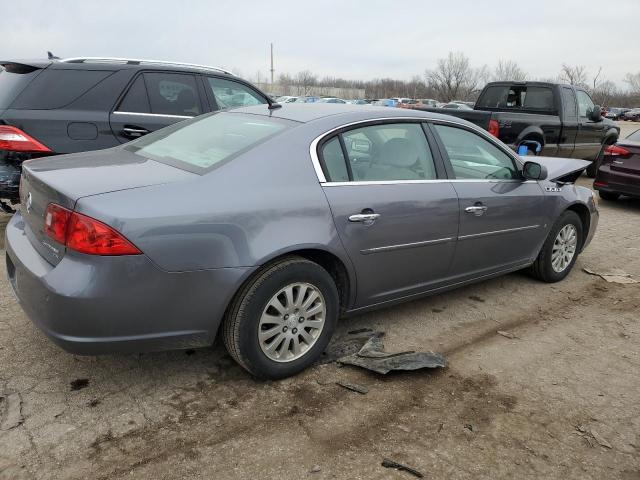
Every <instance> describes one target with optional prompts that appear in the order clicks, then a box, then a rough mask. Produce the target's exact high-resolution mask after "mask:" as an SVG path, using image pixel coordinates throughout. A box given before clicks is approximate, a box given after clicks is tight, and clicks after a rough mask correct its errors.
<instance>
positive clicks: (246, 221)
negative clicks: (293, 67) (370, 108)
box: [76, 126, 349, 272]
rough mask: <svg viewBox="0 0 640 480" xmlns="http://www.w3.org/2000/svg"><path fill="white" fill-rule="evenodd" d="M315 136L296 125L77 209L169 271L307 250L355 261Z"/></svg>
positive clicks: (249, 262) (254, 261)
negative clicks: (315, 153) (317, 157)
mask: <svg viewBox="0 0 640 480" xmlns="http://www.w3.org/2000/svg"><path fill="white" fill-rule="evenodd" d="M298 130H303V131H301V132H297V131H298ZM310 142H311V138H310V137H309V136H308V135H306V134H305V133H304V126H300V127H294V128H293V129H291V130H289V131H287V132H285V133H283V134H281V135H279V136H277V137H275V138H273V139H271V140H269V141H267V142H265V143H263V144H261V145H260V146H259V147H258V148H256V149H254V150H252V151H250V152H248V153H246V154H244V155H242V156H239V157H236V158H235V159H233V160H232V161H230V162H228V163H226V164H223V165H221V166H219V167H218V168H216V169H215V170H213V171H211V172H209V173H206V174H204V175H202V176H194V177H192V179H189V180H186V181H181V182H176V183H171V184H165V185H156V186H150V187H144V188H137V189H132V190H127V191H121V192H112V193H106V194H101V195H95V196H91V197H85V198H81V199H80V200H79V201H78V203H77V205H76V209H77V210H78V211H80V212H82V213H85V214H87V215H90V216H93V217H96V218H98V219H100V220H102V221H105V222H106V223H108V224H110V225H112V226H114V227H115V228H116V229H118V230H119V231H121V232H122V233H123V234H124V235H125V236H126V237H127V238H128V239H129V240H131V241H132V242H133V243H134V244H135V245H136V246H137V247H138V248H140V249H141V250H142V251H143V252H144V253H145V254H146V255H148V256H149V257H150V258H151V260H152V261H153V262H154V263H156V265H158V266H159V267H160V268H162V269H164V270H166V271H172V272H177V271H191V270H202V269H213V268H229V267H254V266H257V265H261V264H264V263H265V262H267V261H268V260H269V259H271V258H274V257H276V256H278V255H281V254H283V253H286V252H288V251H292V250H296V249H303V248H320V249H323V250H326V251H329V252H331V253H333V254H335V255H337V256H338V257H339V258H341V259H342V260H343V263H345V265H347V267H348V265H349V262H348V260H347V257H346V254H345V253H344V251H343V249H342V244H341V243H340V240H339V238H338V235H337V232H336V229H335V226H334V223H333V218H332V214H331V211H330V209H329V206H328V202H327V200H326V197H325V196H324V193H323V191H322V189H321V187H320V185H319V182H318V179H317V177H316V174H315V172H314V170H313V166H312V163H311V160H310V158H309V144H310ZM348 268H349V267H348Z"/></svg>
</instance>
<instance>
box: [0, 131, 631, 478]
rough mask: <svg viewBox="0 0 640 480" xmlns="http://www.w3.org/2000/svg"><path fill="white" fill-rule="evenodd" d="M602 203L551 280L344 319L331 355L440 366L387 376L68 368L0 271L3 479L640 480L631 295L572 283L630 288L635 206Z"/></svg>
mask: <svg viewBox="0 0 640 480" xmlns="http://www.w3.org/2000/svg"><path fill="white" fill-rule="evenodd" d="M623 125H624V124H623ZM634 126H635V125H632V124H626V125H624V127H625V129H628V130H631V129H632V128H633V127H634ZM580 183H581V184H583V185H589V184H590V183H591V182H590V181H589V180H588V179H586V178H584V177H583V178H582V179H581V180H580ZM600 207H601V219H600V227H599V230H598V233H597V235H596V237H595V239H594V241H593V243H592V244H591V246H590V247H589V248H588V249H587V250H586V251H585V252H584V253H583V255H582V256H581V257H580V258H579V259H578V262H577V264H576V268H575V269H574V271H573V272H572V273H571V275H570V276H569V277H568V278H567V279H566V280H565V281H564V282H561V283H559V284H554V285H547V284H543V283H539V282H536V281H534V280H532V279H530V278H529V277H527V276H526V275H524V274H521V273H516V274H512V275H508V276H505V277H502V278H498V279H494V280H491V281H488V282H484V283H480V284H477V285H474V286H472V287H467V288H463V289H460V290H457V291H453V292H450V293H447V294H443V295H438V296H435V297H431V298H427V299H423V300H418V301H414V302H411V303H407V304H404V305H401V306H397V307H394V308H389V309H385V310H380V311H377V312H374V313H369V314H366V315H362V316H359V317H356V318H352V319H348V320H345V321H343V322H342V323H341V325H340V326H339V329H338V332H337V334H336V339H335V342H334V346H333V348H334V349H339V348H343V347H344V346H345V344H346V342H347V340H348V339H349V338H351V337H352V336H351V335H349V334H348V333H347V332H348V331H350V330H354V329H359V328H365V327H368V328H373V329H375V330H379V331H384V332H386V335H385V337H384V341H385V345H386V347H387V349H388V350H390V351H391V350H425V349H426V350H435V351H439V352H442V353H444V354H445V355H446V356H447V358H448V360H449V367H447V368H446V369H443V370H440V371H420V372H413V373H406V374H398V375H389V376H386V377H385V376H378V375H375V374H370V373H367V372H365V371H362V370H359V369H357V368H353V367H343V368H339V367H338V366H337V365H336V364H335V363H331V362H329V363H325V364H322V365H318V366H316V367H314V368H311V369H310V370H308V371H307V372H305V373H303V374H301V375H299V376H297V377H295V378H292V379H287V380H284V381H280V382H256V381H254V380H253V379H252V378H251V377H250V376H249V375H247V374H246V373H245V372H244V371H243V370H242V369H240V368H239V367H237V366H236V365H235V364H234V363H233V362H232V361H231V359H230V358H229V357H228V356H227V355H226V354H225V352H224V349H223V347H222V346H221V345H219V344H218V345H215V346H214V347H213V348H209V349H202V350H197V351H188V352H168V353H156V354H144V355H126V356H102V357H79V356H73V355H69V354H67V353H65V352H63V351H61V350H60V349H59V348H57V347H56V346H55V345H53V344H52V343H51V342H50V341H49V340H47V338H46V337H45V336H44V335H43V334H42V333H41V332H40V331H38V330H37V329H36V328H35V327H34V326H33V325H32V324H31V323H30V322H29V320H28V319H27V318H26V317H25V315H24V314H23V313H22V311H21V309H20V307H19V306H18V304H17V302H16V301H15V299H14V297H13V295H12V292H11V289H10V287H9V285H8V282H7V281H6V280H5V275H6V272H5V267H4V262H2V266H0V479H12V480H13V479H22V478H35V479H58V478H60V479H76V478H77V479H80V478H91V479H107V478H108V479H119V478H128V479H131V478H157V479H163V478H167V479H169V478H216V479H217V478H220V479H223V478H224V479H227V478H229V479H231V478H234V479H235V478H241V479H262V478H281V477H283V476H285V475H287V476H288V477H290V478H311V479H333V478H340V479H342V478H353V479H359V478H362V479H365V478H366V479H382V478H384V479H388V478H398V479H403V478H404V479H408V478H412V477H411V476H410V475H409V474H408V473H406V472H397V471H395V470H388V469H385V468H383V467H382V466H381V465H380V463H381V461H382V459H383V458H384V457H388V458H392V459H394V460H396V461H398V462H401V463H406V464H408V465H411V466H413V467H415V468H416V469H418V470H420V471H422V472H423V473H424V474H425V476H426V478H433V479H435V478H448V479H478V478H482V479H484V478H486V479H497V478H519V479H522V478H536V479H538V478H545V479H554V478H558V479H560V478H561V479H573V478H575V479H582V480H584V479H594V480H595V479H598V480H600V479H621V480H632V479H640V401H639V400H640V375H639V373H640V354H639V352H640V324H639V322H638V311H639V307H640V284H636V285H619V284H611V283H606V282H605V281H604V280H602V279H600V278H599V277H595V276H592V275H588V274H586V273H585V272H583V271H582V267H584V266H587V265H588V266H590V267H592V268H595V269H608V268H610V267H619V268H622V269H624V270H625V271H626V272H628V273H630V274H633V275H635V276H636V278H638V279H640V243H638V238H640V221H639V219H640V201H638V200H629V199H622V200H621V201H619V202H616V203H604V202H601V205H600ZM8 218H9V217H7V216H0V226H1V230H2V231H3V230H4V224H6V222H7V221H8ZM0 247H1V248H2V249H3V248H4V245H3V243H2V242H1V241H0ZM0 253H2V254H4V251H2V252H0ZM498 330H500V331H506V332H508V333H510V334H513V337H514V338H507V337H505V336H502V335H499V334H497V333H496V332H497V331H498ZM336 381H343V382H352V383H358V384H361V385H365V386H367V387H368V388H369V393H367V394H366V395H360V394H358V393H355V392H351V391H349V390H346V389H344V388H342V387H340V386H337V385H336V384H335V382H336Z"/></svg>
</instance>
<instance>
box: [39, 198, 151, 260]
mask: <svg viewBox="0 0 640 480" xmlns="http://www.w3.org/2000/svg"><path fill="white" fill-rule="evenodd" d="M44 218H45V221H44V229H45V232H46V233H47V235H49V237H51V238H52V239H54V240H55V241H56V242H58V243H60V244H62V245H65V246H66V247H67V248H70V249H71V250H75V251H76V252H80V253H86V254H88V255H139V254H141V253H142V252H141V251H140V250H138V248H137V247H136V246H135V245H133V244H132V243H131V242H129V240H127V239H126V238H125V237H124V236H123V235H122V234H121V233H119V232H117V231H115V230H114V229H113V228H111V227H110V226H109V225H105V224H104V223H102V222H99V221H98V220H96V219H95V218H91V217H87V216H86V215H82V214H81V213H78V212H74V211H71V210H67V209H66V208H64V207H61V206H60V205H56V204H55V203H50V204H49V205H48V206H47V211H46V213H45V217H44Z"/></svg>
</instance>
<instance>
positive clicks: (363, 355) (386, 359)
mask: <svg viewBox="0 0 640 480" xmlns="http://www.w3.org/2000/svg"><path fill="white" fill-rule="evenodd" d="M337 361H338V363H340V364H341V365H354V366H356V367H361V368H365V369H367V370H371V371H373V372H376V373H380V374H383V375H385V374H387V373H389V372H391V371H399V370H405V371H406V370H420V369H422V368H440V367H446V366H447V361H446V360H445V358H444V357H443V356H442V355H440V354H439V353H434V352H414V351H408V352H399V353H389V352H385V351H384V344H383V343H382V340H381V339H380V337H379V336H373V337H371V338H369V340H368V341H367V342H366V343H365V344H364V345H363V346H362V348H361V349H360V350H359V351H358V352H356V353H354V354H352V355H347V356H344V357H342V358H339V359H338V360H337Z"/></svg>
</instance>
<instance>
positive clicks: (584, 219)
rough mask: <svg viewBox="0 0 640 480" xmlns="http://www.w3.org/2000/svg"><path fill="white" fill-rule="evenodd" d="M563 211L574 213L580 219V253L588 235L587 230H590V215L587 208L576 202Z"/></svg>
mask: <svg viewBox="0 0 640 480" xmlns="http://www.w3.org/2000/svg"><path fill="white" fill-rule="evenodd" d="M565 211H570V212H575V213H576V214H577V215H578V217H579V218H580V223H582V238H581V239H580V249H579V250H578V251H579V252H582V249H583V248H584V244H585V240H586V238H587V236H588V235H589V229H590V228H591V213H590V212H589V207H587V206H586V205H585V204H583V203H580V202H576V203H572V204H571V205H569V206H568V207H567V208H566V210H565Z"/></svg>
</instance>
